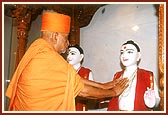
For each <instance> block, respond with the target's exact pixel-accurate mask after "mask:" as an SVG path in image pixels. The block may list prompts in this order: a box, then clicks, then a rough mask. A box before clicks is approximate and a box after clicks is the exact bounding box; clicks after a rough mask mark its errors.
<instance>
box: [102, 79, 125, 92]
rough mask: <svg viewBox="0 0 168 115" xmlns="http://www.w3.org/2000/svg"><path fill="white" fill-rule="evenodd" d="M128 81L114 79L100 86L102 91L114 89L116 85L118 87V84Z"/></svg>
mask: <svg viewBox="0 0 168 115" xmlns="http://www.w3.org/2000/svg"><path fill="white" fill-rule="evenodd" d="M126 81H128V79H127V78H118V79H115V80H113V81H110V82H107V83H104V84H103V85H102V89H112V88H114V87H115V86H116V85H119V84H121V83H122V84H123V82H126Z"/></svg>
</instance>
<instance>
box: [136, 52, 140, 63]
mask: <svg viewBox="0 0 168 115" xmlns="http://www.w3.org/2000/svg"><path fill="white" fill-rule="evenodd" d="M140 59H141V53H140V52H138V57H137V61H139V60H140Z"/></svg>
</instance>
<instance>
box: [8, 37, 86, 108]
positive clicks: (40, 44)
mask: <svg viewBox="0 0 168 115" xmlns="http://www.w3.org/2000/svg"><path fill="white" fill-rule="evenodd" d="M83 87H84V84H83V82H82V80H81V77H80V76H79V75H78V74H77V73H76V71H75V70H74V68H73V66H71V65H69V64H68V63H67V62H66V61H65V60H64V59H63V57H62V56H61V55H59V54H58V53H57V52H55V51H54V49H53V48H52V47H51V46H49V44H48V43H47V42H46V41H45V40H44V39H38V40H36V41H35V42H34V43H33V44H32V45H31V46H30V48H29V49H28V51H27V52H26V53H25V55H24V56H23V58H22V60H21V61H20V63H19V65H18V67H17V69H16V71H15V73H14V76H13V78H12V80H11V82H10V84H9V86H8V89H7V91H6V96H8V97H9V98H10V99H11V100H10V105H9V110H19V111H20V110H22V111H34V110H39V111H44V110H47V111H49V110H53V111H54V110H59V111H67V110H70V111H71V110H75V97H76V96H77V95H78V93H79V92H80V91H81V90H82V88H83Z"/></svg>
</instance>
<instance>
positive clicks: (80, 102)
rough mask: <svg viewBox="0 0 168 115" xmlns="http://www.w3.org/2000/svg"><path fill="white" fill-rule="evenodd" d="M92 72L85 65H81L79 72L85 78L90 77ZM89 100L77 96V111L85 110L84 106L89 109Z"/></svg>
mask: <svg viewBox="0 0 168 115" xmlns="http://www.w3.org/2000/svg"><path fill="white" fill-rule="evenodd" d="M90 72H91V70H90V69H88V68H85V67H81V68H80V70H79V71H78V74H79V75H80V76H81V77H83V78H85V79H89V73H90ZM87 102H88V100H83V99H80V98H76V110H77V111H83V108H85V110H87V109H88V108H87V105H86V104H87Z"/></svg>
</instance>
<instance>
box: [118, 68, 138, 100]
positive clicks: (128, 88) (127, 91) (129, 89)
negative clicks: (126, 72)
mask: <svg viewBox="0 0 168 115" xmlns="http://www.w3.org/2000/svg"><path fill="white" fill-rule="evenodd" d="M136 73H137V69H136V70H135V71H134V72H133V74H132V75H131V76H130V78H129V86H128V87H127V88H126V89H125V90H124V91H123V93H122V94H121V95H120V97H126V96H128V95H129V93H130V91H131V88H132V83H133V80H134V79H135V76H136ZM122 78H123V74H122Z"/></svg>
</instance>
